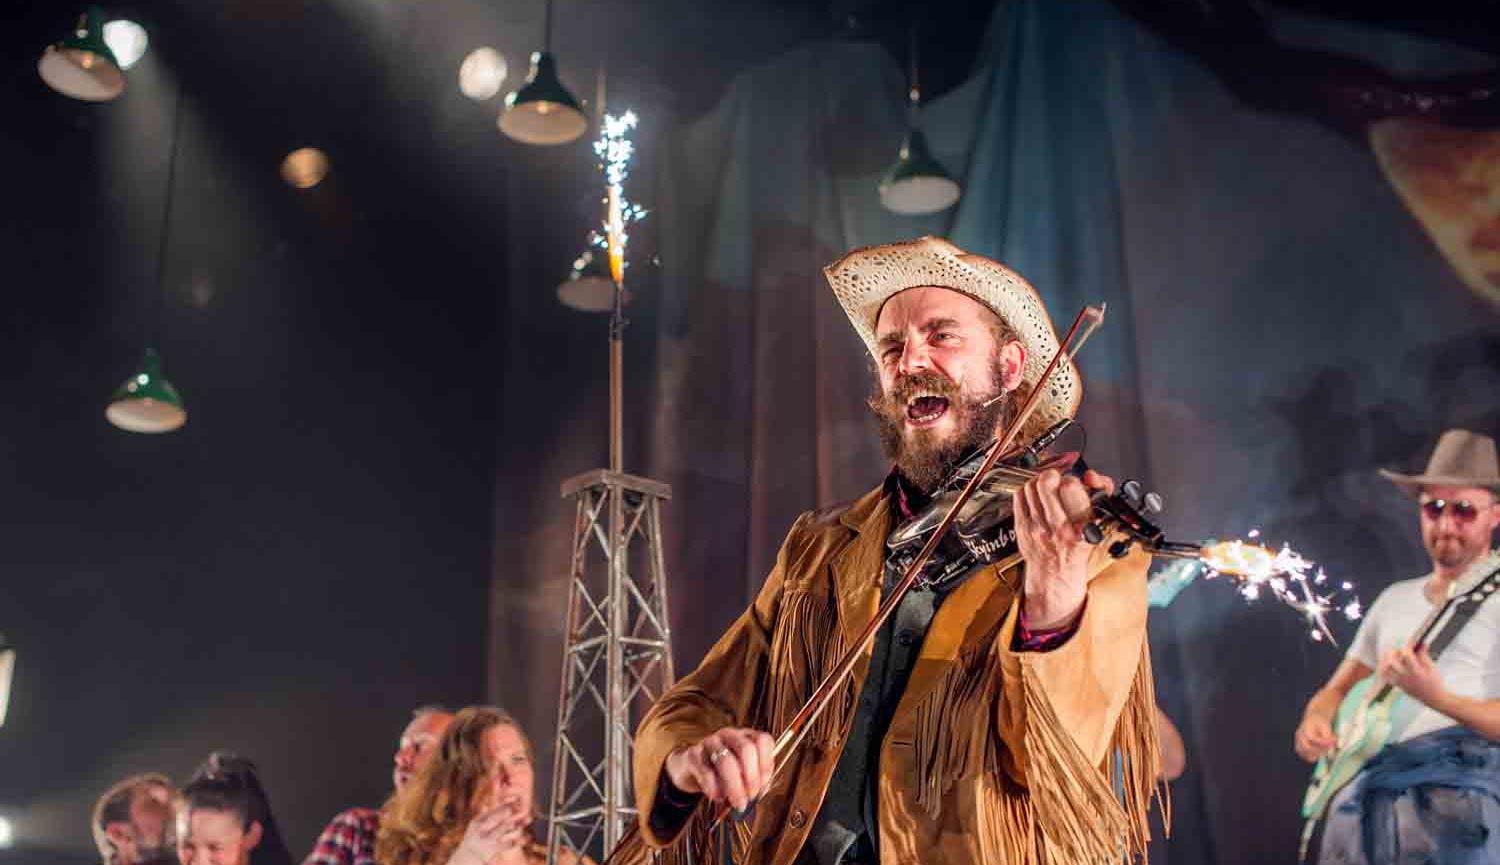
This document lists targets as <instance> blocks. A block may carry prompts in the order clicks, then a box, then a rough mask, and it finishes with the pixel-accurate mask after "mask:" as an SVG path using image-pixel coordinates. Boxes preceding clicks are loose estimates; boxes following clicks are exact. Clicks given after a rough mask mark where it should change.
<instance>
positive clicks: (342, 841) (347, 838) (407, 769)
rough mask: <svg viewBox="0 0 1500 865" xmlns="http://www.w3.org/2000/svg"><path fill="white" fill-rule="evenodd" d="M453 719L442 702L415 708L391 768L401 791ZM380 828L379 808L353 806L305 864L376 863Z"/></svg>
mask: <svg viewBox="0 0 1500 865" xmlns="http://www.w3.org/2000/svg"><path fill="white" fill-rule="evenodd" d="M452 720H453V713H452V712H450V711H448V709H446V708H444V707H442V706H421V707H419V708H418V709H417V710H416V711H414V712H412V718H411V723H409V724H407V725H406V729H405V730H403V731H402V732H401V741H400V744H399V745H398V746H397V748H396V758H395V767H394V768H393V769H392V771H391V781H392V782H393V783H394V784H395V786H396V792H397V793H399V792H401V788H402V787H405V786H406V782H408V781H410V780H411V779H412V778H413V777H415V776H416V774H417V773H418V772H420V771H422V767H423V766H426V765H427V761H429V760H431V759H432V755H433V754H435V753H437V746H438V743H439V742H441V741H442V739H443V731H445V730H447V729H448V723H449V722H450V721H452ZM379 831H380V812H379V811H377V810H375V809H373V808H350V809H349V810H347V811H344V812H342V813H340V814H339V815H338V816H336V817H334V818H333V819H332V820H330V821H329V822H328V826H327V828H325V829H324V830H323V834H321V835H319V836H318V843H316V844H314V845H313V849H312V852H311V853H309V854H307V858H306V859H304V860H303V861H302V865H376V863H375V834H376V833H377V832H379Z"/></svg>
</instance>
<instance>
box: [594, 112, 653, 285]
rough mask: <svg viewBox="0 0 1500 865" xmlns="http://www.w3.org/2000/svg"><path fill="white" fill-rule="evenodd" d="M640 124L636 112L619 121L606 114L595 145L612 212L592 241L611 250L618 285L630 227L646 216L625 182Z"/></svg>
mask: <svg viewBox="0 0 1500 865" xmlns="http://www.w3.org/2000/svg"><path fill="white" fill-rule="evenodd" d="M638 120H639V119H638V118H637V117H636V115H635V112H634V111H626V112H625V113H624V114H622V115H620V116H618V117H616V116H614V115H612V114H606V115H605V116H604V122H603V123H601V124H600V132H599V140H597V141H595V142H594V153H595V155H597V156H598V157H599V160H600V168H601V169H602V170H603V171H604V181H605V184H606V186H607V189H608V193H607V195H606V197H605V204H606V206H607V208H608V210H607V215H606V216H605V219H604V225H603V231H602V232H595V233H594V234H593V236H592V238H591V239H592V240H593V242H594V243H595V244H597V245H598V246H600V247H601V248H604V249H607V250H609V272H610V277H611V278H613V279H614V281H615V282H616V283H617V284H618V283H619V282H621V281H622V280H624V278H625V267H626V263H625V246H626V244H627V243H628V242H629V240H630V236H629V233H628V232H627V231H626V226H627V225H629V224H630V223H632V222H636V221H638V220H640V219H642V218H644V217H645V215H646V211H645V210H644V209H643V208H641V207H639V206H637V205H636V204H633V203H632V202H630V201H629V200H628V199H626V197H625V180H626V178H628V177H629V176H630V160H631V158H632V157H634V156H635V142H633V141H631V140H630V132H631V130H633V129H635V127H636V123H637V122H638Z"/></svg>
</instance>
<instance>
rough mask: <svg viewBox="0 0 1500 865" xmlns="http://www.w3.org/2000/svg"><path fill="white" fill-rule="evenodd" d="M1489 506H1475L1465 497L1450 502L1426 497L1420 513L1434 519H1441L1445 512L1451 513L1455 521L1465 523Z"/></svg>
mask: <svg viewBox="0 0 1500 865" xmlns="http://www.w3.org/2000/svg"><path fill="white" fill-rule="evenodd" d="M1489 507H1491V505H1479V506H1475V504H1474V503H1473V502H1471V501H1469V500H1467V499H1459V500H1458V501H1452V502H1450V501H1447V500H1446V499H1428V500H1427V501H1425V502H1422V513H1424V514H1426V515H1427V518H1428V519H1430V520H1434V521H1436V520H1440V519H1442V518H1443V514H1445V513H1447V514H1452V515H1453V519H1454V520H1456V521H1457V522H1460V523H1467V522H1469V521H1470V520H1473V519H1474V518H1475V517H1477V516H1479V512H1480V511H1482V510H1484V509H1485V508H1489Z"/></svg>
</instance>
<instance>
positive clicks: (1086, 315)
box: [709, 303, 1105, 829]
mask: <svg viewBox="0 0 1500 865" xmlns="http://www.w3.org/2000/svg"><path fill="white" fill-rule="evenodd" d="M1104 308H1105V307H1104V304H1102V303H1101V304H1100V305H1098V306H1085V307H1084V308H1083V309H1081V310H1079V312H1078V315H1077V316H1076V317H1075V318H1074V319H1073V324H1072V326H1071V327H1069V328H1068V333H1067V335H1066V336H1064V337H1063V340H1062V343H1061V344H1059V345H1058V347H1057V352H1056V353H1055V354H1053V355H1052V360H1051V361H1050V362H1048V364H1047V368H1046V369H1045V370H1043V371H1042V374H1041V376H1040V377H1038V379H1037V383H1036V386H1035V387H1033V388H1032V389H1031V393H1030V394H1029V395H1027V397H1026V401H1025V402H1023V403H1021V408H1020V410H1018V411H1017V412H1016V416H1015V418H1013V419H1012V420H1011V422H1010V425H1009V426H1008V427H1007V428H1006V430H1005V433H1004V434H1003V435H1002V436H1000V438H998V439H996V440H995V444H994V445H992V446H991V447H990V450H989V453H988V454H986V455H985V458H984V462H983V463H982V464H980V466H979V470H978V471H976V472H975V473H974V476H973V477H971V478H969V482H968V483H966V484H964V488H963V490H961V491H960V492H959V494H958V498H957V499H955V500H954V501H953V504H952V505H951V506H950V507H949V508H948V512H947V513H946V514H944V515H943V520H942V522H940V523H938V526H937V528H936V529H934V530H933V532H932V536H931V537H929V538H928V539H927V543H926V544H924V545H923V546H922V550H921V552H919V553H917V557H916V558H915V559H913V560H912V562H911V564H910V565H908V566H907V568H906V573H905V575H903V576H902V578H901V582H899V583H897V584H896V587H895V588H894V589H892V590H891V592H890V594H889V595H888V596H887V597H886V599H885V600H884V601H883V602H882V603H881V605H880V609H879V610H878V611H877V612H876V613H875V618H873V619H871V620H870V623H869V624H868V625H866V626H865V629H864V631H863V632H862V633H861V634H860V635H859V638H858V639H856V640H855V641H854V643H853V645H851V646H850V647H849V649H848V651H846V652H845V653H844V656H843V657H842V658H840V659H839V662H838V664H836V665H835V666H834V668H833V669H832V670H830V671H829V672H828V674H827V675H826V676H824V677H823V681H822V682H820V683H819V684H818V687H817V689H816V690H815V691H813V693H812V696H811V697H809V698H808V700H807V702H806V703H804V704H803V705H802V708H801V709H799V710H798V711H797V714H796V715H794V716H792V720H791V721H790V722H788V723H787V726H786V729H785V730H783V731H782V732H781V735H780V736H777V737H776V745H775V748H774V750H773V751H772V765H773V766H774V767H775V768H773V769H772V770H771V779H770V780H769V781H767V782H766V783H767V785H768V786H769V785H770V783H771V782H774V781H775V780H776V776H777V775H778V774H780V772H781V767H782V766H783V765H784V764H785V762H786V758H787V757H788V756H790V755H791V754H792V753H793V752H794V751H796V750H797V748H798V747H799V746H800V745H801V744H802V742H803V740H805V739H806V738H807V734H808V731H810V730H811V729H812V726H813V724H814V723H815V722H816V721H817V720H818V718H820V717H821V716H822V715H823V712H824V711H826V710H827V709H828V706H829V704H831V703H832V702H833V696H834V694H836V693H837V692H838V691H839V689H840V688H842V687H843V686H844V683H845V682H847V681H848V679H849V676H850V675H851V674H852V673H853V672H854V665H855V664H856V663H858V661H859V657H860V655H862V654H863V653H864V650H865V647H866V646H867V645H869V644H870V641H871V640H873V639H874V638H875V634H876V632H878V631H879V630H880V628H881V626H883V625H884V624H885V622H886V620H887V619H889V618H890V617H891V615H892V614H893V613H895V611H896V607H897V606H898V605H899V604H900V603H901V599H902V598H904V597H906V594H907V593H908V592H910V591H911V588H912V586H914V585H916V583H917V577H918V576H919V575H920V574H921V573H922V568H923V567H925V566H926V564H927V560H928V559H929V558H931V556H932V554H933V552H934V551H935V550H936V549H937V547H938V544H939V543H941V542H942V540H943V536H944V535H946V534H947V533H948V529H949V528H950V527H951V526H952V525H953V521H954V519H956V518H957V516H958V512H959V511H960V510H961V509H962V508H963V506H964V504H965V503H967V502H968V501H969V498H970V497H971V496H973V494H974V491H975V490H976V489H978V488H979V484H980V482H981V480H982V479H983V478H984V476H985V475H986V474H987V473H988V472H989V471H990V469H992V468H994V467H995V463H997V462H999V460H1000V457H1001V455H1002V454H1005V453H1007V452H1008V451H1009V450H1010V448H1011V445H1013V444H1014V443H1015V440H1016V437H1017V436H1019V435H1020V432H1021V428H1022V427H1023V426H1024V425H1025V424H1026V421H1027V420H1028V419H1029V418H1030V417H1031V415H1032V413H1033V412H1034V411H1035V410H1036V406H1037V404H1038V403H1039V402H1040V400H1041V394H1042V391H1043V390H1044V389H1045V388H1046V385H1047V382H1048V381H1049V380H1051V378H1052V374H1053V373H1054V372H1055V371H1056V370H1057V367H1058V366H1059V365H1060V364H1061V363H1062V362H1063V361H1064V360H1068V361H1071V360H1072V359H1073V358H1074V357H1075V356H1076V355H1077V354H1078V350H1079V349H1081V348H1083V344H1084V343H1085V342H1087V341H1088V338H1089V337H1090V336H1092V335H1093V333H1094V331H1095V330H1097V329H1098V328H1099V325H1101V324H1103V323H1104ZM730 810H731V809H730V807H729V805H728V804H727V803H726V804H721V805H720V806H719V811H718V814H717V816H715V817H714V820H713V822H712V823H711V824H709V828H710V829H713V828H716V827H717V826H718V825H719V824H720V823H722V822H723V821H724V818H726V817H727V816H729V813H730Z"/></svg>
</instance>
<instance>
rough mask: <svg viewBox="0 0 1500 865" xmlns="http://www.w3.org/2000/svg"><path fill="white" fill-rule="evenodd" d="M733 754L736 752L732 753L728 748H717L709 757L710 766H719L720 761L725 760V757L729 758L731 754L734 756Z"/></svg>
mask: <svg viewBox="0 0 1500 865" xmlns="http://www.w3.org/2000/svg"><path fill="white" fill-rule="evenodd" d="M733 753H734V752H733V751H731V750H730V749H728V748H715V749H714V750H713V751H712V752H711V753H710V754H709V755H708V764H709V765H710V766H713V765H717V764H718V762H719V761H720V760H722V759H724V758H725V757H728V756H729V755H730V754H733Z"/></svg>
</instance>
